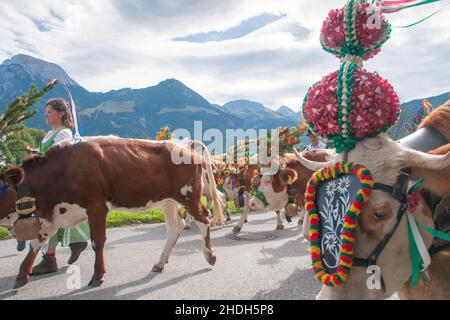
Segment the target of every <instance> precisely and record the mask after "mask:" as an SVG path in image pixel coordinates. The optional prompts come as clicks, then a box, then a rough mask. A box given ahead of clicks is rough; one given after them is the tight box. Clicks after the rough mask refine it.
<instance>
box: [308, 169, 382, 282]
mask: <svg viewBox="0 0 450 320" xmlns="http://www.w3.org/2000/svg"><path fill="white" fill-rule="evenodd" d="M342 175H355V176H357V177H358V178H359V180H360V182H361V185H360V189H359V191H358V193H357V194H356V197H355V199H354V201H353V204H352V205H351V206H350V207H349V208H348V210H347V212H346V213H345V215H344V224H343V228H342V234H341V245H340V250H339V252H340V256H339V264H338V267H337V272H336V273H333V274H329V273H327V271H326V269H325V267H324V264H323V261H322V251H321V244H320V234H319V232H320V227H319V226H320V216H319V211H318V209H317V207H316V193H317V190H318V188H319V185H320V184H321V183H322V182H324V181H328V180H332V179H336V178H337V177H340V176H342ZM374 183H375V182H374V180H373V178H372V175H371V173H370V171H369V169H367V168H366V167H364V166H362V165H358V164H353V163H340V162H338V163H336V164H334V165H332V166H330V167H327V168H323V169H321V170H319V171H317V172H316V173H315V174H313V175H312V177H311V179H310V180H309V182H308V185H307V187H306V193H305V209H306V211H307V212H308V215H309V223H310V231H309V237H310V251H311V259H312V265H313V271H314V273H315V276H316V278H317V279H318V280H319V281H320V282H322V283H323V284H325V285H327V286H331V287H335V286H339V285H341V284H343V283H344V282H345V281H347V278H348V273H349V271H350V269H351V267H352V263H353V243H354V242H355V231H356V224H357V218H358V216H359V214H360V212H361V210H362V208H363V206H364V204H365V203H366V202H367V201H368V200H369V197H370V194H371V192H372V188H373V185H374ZM324 240H325V244H326V245H327V246H332V245H336V241H337V239H331V238H325V239H324Z"/></svg>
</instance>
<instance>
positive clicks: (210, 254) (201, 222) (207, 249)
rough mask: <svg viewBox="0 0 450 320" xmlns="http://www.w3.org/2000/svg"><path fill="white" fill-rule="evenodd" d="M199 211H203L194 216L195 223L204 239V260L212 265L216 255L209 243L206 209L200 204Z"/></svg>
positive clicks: (209, 233) (209, 229)
mask: <svg viewBox="0 0 450 320" xmlns="http://www.w3.org/2000/svg"><path fill="white" fill-rule="evenodd" d="M201 211H202V212H203V213H201V214H200V213H199V214H197V215H196V216H194V219H195V223H196V224H197V226H198V228H199V229H200V231H201V233H202V238H203V240H204V241H205V246H204V247H203V254H204V255H205V259H206V261H207V262H208V263H209V264H210V265H211V266H213V265H214V264H215V263H216V255H215V254H214V250H213V248H212V244H211V226H210V223H209V221H208V218H207V217H208V210H207V209H206V208H205V207H203V206H201Z"/></svg>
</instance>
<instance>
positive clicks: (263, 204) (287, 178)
mask: <svg viewBox="0 0 450 320" xmlns="http://www.w3.org/2000/svg"><path fill="white" fill-rule="evenodd" d="M257 174H259V172H258V173H257ZM297 178H298V175H297V171H295V170H294V169H291V168H287V167H286V166H285V165H284V164H281V166H280V167H279V169H278V171H277V172H276V173H275V174H273V175H261V177H260V181H259V185H257V186H254V187H255V189H256V190H255V191H256V194H254V195H253V197H252V198H251V200H250V204H249V205H250V209H252V210H254V211H273V210H281V209H283V208H284V207H285V206H286V204H287V203H288V193H287V191H286V188H287V186H288V185H290V184H293V183H294V182H295V181H296V180H297Z"/></svg>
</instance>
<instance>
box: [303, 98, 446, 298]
mask: <svg viewBox="0 0 450 320" xmlns="http://www.w3.org/2000/svg"><path fill="white" fill-rule="evenodd" d="M449 123H450V101H448V102H447V103H446V104H444V105H443V106H441V107H440V108H439V109H437V110H436V111H434V113H433V114H432V115H431V116H429V117H428V118H427V119H425V121H424V124H423V126H425V127H430V128H433V129H434V130H436V131H438V132H439V133H440V134H441V135H442V136H444V137H445V138H446V139H443V140H444V141H445V140H447V142H450V132H449V131H450V129H449ZM449 151H450V146H449V145H447V146H444V147H442V148H440V149H439V150H436V151H434V152H432V153H424V152H421V151H416V150H413V149H411V148H409V147H406V146H403V145H402V144H401V143H397V142H395V141H393V140H391V139H390V138H389V137H388V136H387V135H386V134H380V135H378V136H377V137H374V138H368V139H365V140H363V141H361V142H359V143H358V144H357V145H356V147H355V149H354V150H352V151H351V152H349V154H348V161H351V162H355V163H360V164H363V165H365V166H367V167H368V168H369V170H370V171H371V172H372V176H373V177H374V179H375V181H376V182H378V183H382V184H384V185H387V186H393V185H394V184H395V183H396V181H398V176H399V175H400V174H401V173H400V171H401V170H402V169H404V168H410V169H411V174H410V175H409V177H408V179H409V180H410V181H417V180H418V179H419V178H424V183H423V185H422V188H421V189H422V191H426V190H428V191H431V192H433V193H435V194H437V195H438V196H441V197H445V196H448V194H449V193H450V152H449ZM299 159H300V158H299ZM336 160H337V161H342V158H341V157H337V158H336ZM301 161H302V163H303V164H305V165H306V166H308V165H309V164H311V162H310V161H308V160H306V159H301ZM313 165H314V166H317V165H320V164H318V163H313ZM406 188H407V185H406V184H405V185H404V186H403V188H402V190H401V191H402V192H405V191H406ZM397 190H398V188H397ZM400 208H401V203H400V201H399V200H396V198H394V197H393V195H392V194H390V193H387V192H385V191H382V190H373V192H372V195H371V197H370V199H369V201H368V203H367V204H366V205H365V207H364V209H363V210H362V212H361V214H360V216H359V218H358V227H357V231H356V241H355V245H354V256H355V257H357V258H360V260H362V259H364V260H366V259H367V258H370V257H372V252H373V251H374V249H375V248H376V247H377V246H379V245H380V243H381V244H383V243H382V242H381V241H382V240H383V239H384V237H386V235H388V234H392V237H391V238H390V239H389V240H388V241H387V242H385V244H384V246H383V249H382V251H381V253H379V254H378V255H377V256H373V259H374V260H375V263H376V265H377V266H378V267H379V270H380V271H381V276H382V279H383V284H384V286H383V285H382V286H381V287H380V288H375V289H374V288H371V287H369V286H368V285H367V280H368V278H369V277H370V276H371V273H368V270H367V268H364V267H360V266H353V267H352V269H351V271H350V273H349V277H348V280H347V282H346V283H344V284H343V285H342V286H339V287H335V288H331V287H327V286H322V290H321V292H320V293H319V295H318V297H317V298H318V299H384V298H388V297H390V296H391V295H392V294H393V293H395V292H397V291H398V290H399V289H401V288H402V286H403V285H404V284H405V283H406V282H407V281H408V279H409V277H410V276H411V273H412V272H411V256H410V252H409V246H410V244H409V240H408V229H407V222H406V219H407V217H406V215H403V216H400V215H399V213H400V212H401V211H400ZM414 218H415V219H416V220H417V221H419V222H420V223H422V224H423V225H425V226H427V227H430V228H433V227H434V218H435V217H433V213H432V212H431V210H430V206H429V204H428V203H427V202H426V201H425V198H423V199H422V200H421V201H420V203H419V204H418V206H417V208H416V210H415V212H414ZM397 221H399V222H398V224H397ZM305 224H307V219H306V220H305ZM420 234H421V237H422V239H423V242H424V244H425V246H427V247H430V246H431V244H432V242H433V236H431V235H430V234H429V233H427V232H425V231H423V230H422V229H420ZM449 263H450V262H449V252H448V250H444V251H442V252H441V253H439V254H437V255H434V256H433V257H432V259H431V265H430V270H429V271H430V277H431V279H432V283H431V284H429V285H428V287H425V288H423V287H421V288H420V287H419V289H417V290H419V291H420V290H422V293H423V295H422V297H424V296H426V294H429V293H430V291H427V290H430V289H431V290H434V291H435V293H436V292H438V291H441V293H443V292H444V291H446V292H447V293H446V295H439V296H436V297H440V298H442V297H443V296H445V297H446V298H447V299H448V298H449V295H448V292H449V288H450V280H449V273H448V264H449ZM436 275H437V276H436ZM430 285H431V287H430ZM412 294H413V291H409V292H408V290H406V291H405V290H403V292H402V296H403V297H411V296H412Z"/></svg>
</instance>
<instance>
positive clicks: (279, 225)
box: [275, 210, 284, 230]
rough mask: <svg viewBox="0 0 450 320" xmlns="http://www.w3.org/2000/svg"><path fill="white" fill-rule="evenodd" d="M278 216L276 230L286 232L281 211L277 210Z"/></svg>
mask: <svg viewBox="0 0 450 320" xmlns="http://www.w3.org/2000/svg"><path fill="white" fill-rule="evenodd" d="M275 213H276V214H277V228H276V230H284V225H283V220H282V219H281V211H280V210H277V211H275Z"/></svg>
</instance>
